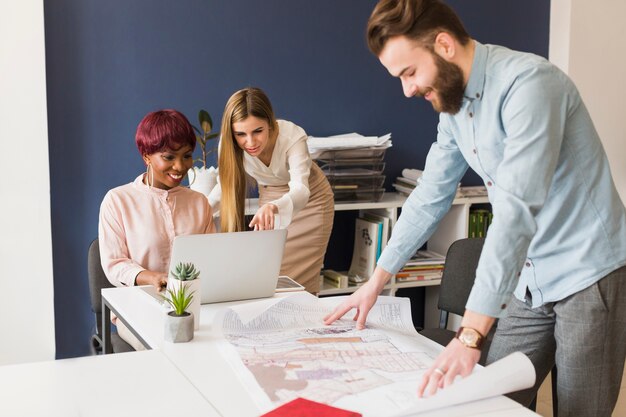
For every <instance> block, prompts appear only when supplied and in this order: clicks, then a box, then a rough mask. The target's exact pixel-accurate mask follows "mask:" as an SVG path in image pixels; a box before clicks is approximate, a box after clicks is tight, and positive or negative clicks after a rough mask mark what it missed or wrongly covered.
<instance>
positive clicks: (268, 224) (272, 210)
mask: <svg viewBox="0 0 626 417" xmlns="http://www.w3.org/2000/svg"><path fill="white" fill-rule="evenodd" d="M276 214H278V207H276V205H274V204H271V203H267V204H263V205H262V206H261V207H260V208H259V209H258V210H257V212H256V214H255V215H254V217H253V218H252V221H251V222H250V224H249V225H248V226H249V227H251V228H253V229H254V230H274V218H275V217H276Z"/></svg>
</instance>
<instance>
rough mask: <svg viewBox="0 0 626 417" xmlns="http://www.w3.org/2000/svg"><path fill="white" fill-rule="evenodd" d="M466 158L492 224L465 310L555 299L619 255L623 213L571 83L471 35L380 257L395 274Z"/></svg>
mask: <svg viewBox="0 0 626 417" xmlns="http://www.w3.org/2000/svg"><path fill="white" fill-rule="evenodd" d="M468 167H471V168H472V169H473V170H474V171H476V173H477V174H478V175H480V177H481V178H482V179H483V181H484V183H485V185H486V186H487V191H488V193H489V201H490V202H491V205H492V209H493V221H492V223H491V226H490V227H489V232H488V234H487V238H486V240H485V245H484V248H483V252H482V255H481V258H480V262H479V264H478V269H477V271H476V281H475V283H474V287H473V289H472V292H471V294H470V297H469V300H468V302H467V305H466V308H467V309H469V310H472V311H475V312H478V313H482V314H486V315H489V316H492V317H501V316H503V315H504V314H505V309H506V306H507V305H508V302H509V300H510V297H511V295H512V294H515V296H516V297H517V298H519V299H520V300H523V299H524V296H525V294H526V289H528V290H529V291H530V293H531V294H532V302H533V307H537V306H540V305H542V304H545V303H548V302H554V301H558V300H562V299H564V298H565V297H567V296H569V295H571V294H574V293H576V292H578V291H581V290H583V289H585V288H587V287H588V286H590V285H591V284H593V283H595V282H596V281H598V280H600V279H601V278H602V277H604V276H606V275H607V274H608V273H610V272H612V271H613V270H615V269H617V268H619V267H620V266H623V265H625V264H626V212H625V209H624V204H623V203H622V201H621V200H620V198H619V195H618V194H617V191H616V189H615V185H614V183H613V180H612V178H611V173H610V171H609V164H608V160H607V158H606V154H605V152H604V149H603V148H602V144H601V142H600V139H599V137H598V134H597V132H596V130H595V128H594V126H593V123H592V121H591V117H590V116H589V113H588V112H587V109H586V108H585V105H584V104H583V102H582V99H581V98H580V95H579V94H578V91H577V89H576V87H575V86H574V84H573V83H572V81H571V80H570V79H569V78H568V77H567V76H566V75H565V74H564V73H563V72H561V71H560V70H559V69H558V68H557V67H555V66H554V65H552V64H550V63H549V62H548V61H547V60H545V59H544V58H541V57H539V56H536V55H532V54H527V53H521V52H515V51H511V50H509V49H507V48H504V47H500V46H493V45H482V44H480V43H478V42H476V50H475V54H474V61H473V64H472V70H471V74H470V78H469V81H468V83H467V86H466V89H465V97H464V99H463V106H462V107H461V110H460V111H459V112H458V113H457V114H456V115H450V114H445V113H442V114H441V115H440V119H439V127H438V135H437V142H435V143H434V144H433V145H432V147H431V149H430V152H429V153H428V157H427V159H426V166H425V169H424V174H423V176H422V180H421V183H420V184H419V186H418V187H416V188H415V190H414V191H413V192H412V193H411V195H410V196H409V198H408V199H407V201H406V203H405V204H404V206H403V207H402V214H401V216H400V218H399V219H398V222H397V224H396V226H395V228H394V230H393V236H392V238H391V240H390V241H389V244H388V245H387V247H386V249H385V250H384V252H383V254H382V255H381V257H380V259H379V261H378V265H379V266H381V267H382V268H383V269H385V270H386V271H388V272H391V273H395V272H397V271H398V270H399V269H400V268H401V267H402V266H403V265H404V263H405V262H406V260H407V259H408V258H409V257H410V256H411V255H412V254H413V253H415V251H416V250H417V249H418V248H419V247H420V246H422V245H423V244H424V242H426V240H427V239H428V238H429V237H430V235H431V234H432V233H433V232H434V230H435V228H436V226H437V224H438V222H439V221H440V220H441V219H442V218H443V216H444V215H445V214H446V213H447V211H448V210H449V208H450V205H451V204H452V201H453V200H454V196H455V192H456V188H457V184H458V183H459V181H460V179H461V178H462V177H463V175H464V173H465V172H466V170H467V169H468Z"/></svg>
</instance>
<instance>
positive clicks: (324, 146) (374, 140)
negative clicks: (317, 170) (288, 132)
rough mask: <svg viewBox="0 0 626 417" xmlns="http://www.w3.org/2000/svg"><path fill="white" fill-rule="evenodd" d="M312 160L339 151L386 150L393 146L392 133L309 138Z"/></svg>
mask: <svg viewBox="0 0 626 417" xmlns="http://www.w3.org/2000/svg"><path fill="white" fill-rule="evenodd" d="M307 144H308V147H309V153H310V154H311V158H313V159H317V158H319V157H320V156H321V155H322V154H323V153H324V152H325V151H329V150H339V149H357V148H371V149H386V148H389V147H390V146H391V133H387V134H386V135H383V136H363V135H361V134H359V133H346V134H342V135H335V136H327V137H316V136H309V138H308V141H307Z"/></svg>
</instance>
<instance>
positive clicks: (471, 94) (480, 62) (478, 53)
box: [463, 41, 489, 100]
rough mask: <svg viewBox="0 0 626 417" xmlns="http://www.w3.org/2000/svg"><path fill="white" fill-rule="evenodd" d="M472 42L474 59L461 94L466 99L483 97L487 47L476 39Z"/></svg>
mask: <svg viewBox="0 0 626 417" xmlns="http://www.w3.org/2000/svg"><path fill="white" fill-rule="evenodd" d="M473 42H475V45H476V47H475V48H474V61H473V62H472V69H471V71H470V77H469V80H468V81H467V86H466V87H465V93H463V95H464V96H465V98H467V99H468V100H475V99H479V100H480V99H481V98H483V90H484V88H485V70H486V68H487V56H488V54H489V52H488V50H487V47H486V46H485V45H483V44H482V43H480V42H478V41H473Z"/></svg>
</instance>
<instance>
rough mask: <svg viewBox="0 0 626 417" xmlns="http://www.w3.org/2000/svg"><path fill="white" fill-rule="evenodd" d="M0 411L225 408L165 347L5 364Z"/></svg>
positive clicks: (90, 413)
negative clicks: (208, 398)
mask: <svg viewBox="0 0 626 417" xmlns="http://www.w3.org/2000/svg"><path fill="white" fill-rule="evenodd" d="M0 398H1V400H0V416H7V417H9V416H10V417H22V416H23V417H27V416H28V417H79V416H80V417H99V416H117V417H123V416H151V417H171V416H198V417H200V416H202V417H217V416H220V414H219V413H218V412H217V411H216V410H215V408H213V406H211V404H210V403H209V402H207V401H206V400H205V399H204V398H203V397H202V395H201V394H200V392H199V391H198V390H197V389H196V388H195V387H194V385H193V384H192V383H191V382H189V381H188V380H187V378H185V376H184V375H183V374H182V373H180V372H179V371H178V369H177V368H176V367H175V366H174V365H173V364H172V363H171V362H170V361H169V359H168V358H167V357H166V356H165V355H164V354H163V353H162V352H160V351H158V350H153V351H147V352H131V353H123V354H118V355H106V356H90V357H84V358H76V359H64V360H57V361H48V362H36V363H28V364H23V365H7V366H2V367H0Z"/></svg>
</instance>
